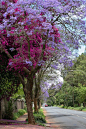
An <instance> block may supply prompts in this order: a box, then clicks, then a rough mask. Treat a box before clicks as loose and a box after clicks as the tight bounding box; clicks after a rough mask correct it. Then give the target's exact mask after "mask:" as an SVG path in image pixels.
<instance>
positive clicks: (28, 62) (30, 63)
mask: <svg viewBox="0 0 86 129" xmlns="http://www.w3.org/2000/svg"><path fill="white" fill-rule="evenodd" d="M25 63H26V64H29V65H30V66H32V65H33V64H32V62H31V61H28V60H25Z"/></svg>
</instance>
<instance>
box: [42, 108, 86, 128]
mask: <svg viewBox="0 0 86 129" xmlns="http://www.w3.org/2000/svg"><path fill="white" fill-rule="evenodd" d="M43 109H44V110H45V111H46V113H45V114H46V117H47V120H48V123H49V124H50V125H51V126H57V127H58V126H60V127H61V129H86V112H83V111H75V110H70V109H63V108H59V107H43Z"/></svg>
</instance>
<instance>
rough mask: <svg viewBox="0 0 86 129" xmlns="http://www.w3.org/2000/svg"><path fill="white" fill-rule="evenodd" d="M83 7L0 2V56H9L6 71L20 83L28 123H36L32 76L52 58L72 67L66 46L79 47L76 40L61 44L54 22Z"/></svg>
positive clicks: (52, 1)
mask: <svg viewBox="0 0 86 129" xmlns="http://www.w3.org/2000/svg"><path fill="white" fill-rule="evenodd" d="M84 4H85V1H84V0H82V1H80V0H76V1H74V0H57V1H56V0H43V1H41V0H1V1H0V53H5V54H6V55H7V56H8V58H9V60H8V61H9V62H8V66H7V68H8V69H9V71H13V72H14V73H15V76H17V77H19V79H20V81H21V83H22V84H23V90H24V94H25V99H26V103H27V111H28V122H29V123H31V124H35V120H34V117H33V111H32V90H33V78H35V74H36V73H37V72H38V71H39V70H40V68H41V67H42V66H45V67H46V63H45V62H46V61H47V60H50V59H51V58H55V59H56V61H57V62H59V63H63V64H70V65H71V61H70V60H68V58H69V56H70V55H71V52H70V49H69V47H71V48H78V46H79V41H78V40H77V42H74V43H73V42H68V43H63V42H62V41H61V39H60V34H59V31H60V30H58V29H57V28H56V26H55V23H56V21H58V19H59V17H60V16H62V19H63V16H66V15H69V13H71V15H73V13H76V12H75V9H76V8H77V12H78V10H79V8H78V7H79V6H80V7H81V9H82V8H83V9H82V10H84ZM81 5H82V6H81ZM77 15H79V16H81V18H84V15H85V14H84V13H83V12H82V11H81V13H80V14H78V13H77ZM64 18H65V17H64ZM70 21H71V20H70ZM72 24H73V22H72ZM83 25H84V22H82V23H80V29H82V30H84V26H83ZM67 27H68V26H67ZM83 33H84V32H83ZM83 35H84V34H82V38H83ZM12 53H13V54H12ZM2 60H4V59H3V58H2ZM55 65H56V64H55ZM25 78H26V79H27V82H26V80H25Z"/></svg>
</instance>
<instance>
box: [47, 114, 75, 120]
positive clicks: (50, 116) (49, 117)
mask: <svg viewBox="0 0 86 129" xmlns="http://www.w3.org/2000/svg"><path fill="white" fill-rule="evenodd" d="M66 116H72V115H64V114H61V115H57V114H56V115H47V118H48V119H52V118H58V117H66Z"/></svg>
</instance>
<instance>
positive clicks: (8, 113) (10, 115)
mask: <svg viewBox="0 0 86 129" xmlns="http://www.w3.org/2000/svg"><path fill="white" fill-rule="evenodd" d="M13 110H14V109H13V103H12V100H9V101H8V104H7V106H5V113H3V119H9V120H11V119H13Z"/></svg>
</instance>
